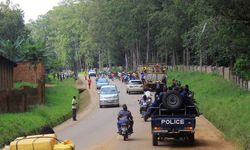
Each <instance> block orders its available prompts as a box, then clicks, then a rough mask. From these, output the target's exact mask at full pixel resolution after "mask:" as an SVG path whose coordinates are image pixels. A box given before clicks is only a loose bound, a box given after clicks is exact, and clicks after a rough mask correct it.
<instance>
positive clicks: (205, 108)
mask: <svg viewBox="0 0 250 150" xmlns="http://www.w3.org/2000/svg"><path fill="white" fill-rule="evenodd" d="M168 78H169V81H171V80H172V79H177V80H180V81H181V83H182V85H185V84H188V85H189V87H190V90H192V91H194V92H195V98H196V101H197V102H198V105H199V108H200V111H201V112H202V113H203V114H204V116H205V117H206V118H207V119H208V120H210V121H211V122H212V123H213V124H214V125H215V126H216V127H217V128H218V129H219V130H220V131H222V132H223V134H224V136H225V138H227V139H230V140H232V141H234V142H235V143H236V144H237V145H238V146H239V149H244V150H249V149H250V92H249V91H247V90H245V89H241V88H239V87H235V86H234V85H233V83H231V82H229V81H226V80H224V79H223V78H222V77H221V76H219V75H217V74H205V73H198V72H175V71H170V72H169V73H168Z"/></svg>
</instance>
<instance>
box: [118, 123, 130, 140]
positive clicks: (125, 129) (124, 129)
mask: <svg viewBox="0 0 250 150" xmlns="http://www.w3.org/2000/svg"><path fill="white" fill-rule="evenodd" d="M118 123H119V124H120V131H119V134H120V135H121V136H123V140H124V141H127V140H128V136H129V135H131V134H132V132H131V131H130V125H129V123H128V121H122V120H121V121H119V122H118Z"/></svg>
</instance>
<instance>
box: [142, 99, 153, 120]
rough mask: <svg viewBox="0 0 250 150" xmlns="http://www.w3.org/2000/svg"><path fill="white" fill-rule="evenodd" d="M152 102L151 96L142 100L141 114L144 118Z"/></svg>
mask: <svg viewBox="0 0 250 150" xmlns="http://www.w3.org/2000/svg"><path fill="white" fill-rule="evenodd" d="M151 104H152V100H151V99H150V98H148V99H147V101H146V102H144V101H143V102H141V104H140V114H141V115H142V118H144V116H145V114H146V112H147V111H148V109H149V107H150V106H151Z"/></svg>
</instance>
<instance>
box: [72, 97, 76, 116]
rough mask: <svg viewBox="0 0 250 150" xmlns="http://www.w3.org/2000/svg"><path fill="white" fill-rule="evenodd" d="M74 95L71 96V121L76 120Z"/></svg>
mask: <svg viewBox="0 0 250 150" xmlns="http://www.w3.org/2000/svg"><path fill="white" fill-rule="evenodd" d="M76 104H77V102H76V96H73V99H72V118H73V121H76Z"/></svg>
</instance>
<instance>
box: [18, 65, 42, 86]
mask: <svg viewBox="0 0 250 150" xmlns="http://www.w3.org/2000/svg"><path fill="white" fill-rule="evenodd" d="M44 77H45V69H44V65H43V64H41V63H39V64H36V65H32V64H31V63H30V62H28V61H23V62H17V66H16V67H15V68H14V81H15V82H18V81H23V82H29V83H38V81H41V82H44Z"/></svg>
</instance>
